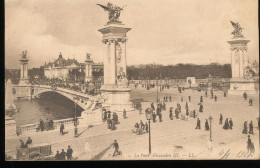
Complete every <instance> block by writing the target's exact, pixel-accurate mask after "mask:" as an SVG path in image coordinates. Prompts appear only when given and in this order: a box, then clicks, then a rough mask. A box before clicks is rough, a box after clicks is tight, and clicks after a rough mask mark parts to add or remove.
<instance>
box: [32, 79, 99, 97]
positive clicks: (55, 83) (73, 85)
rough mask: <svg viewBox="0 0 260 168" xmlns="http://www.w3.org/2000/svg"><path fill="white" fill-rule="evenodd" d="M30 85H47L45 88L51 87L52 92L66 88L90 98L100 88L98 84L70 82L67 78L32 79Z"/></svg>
mask: <svg viewBox="0 0 260 168" xmlns="http://www.w3.org/2000/svg"><path fill="white" fill-rule="evenodd" d="M32 85H47V86H51V87H52V89H53V90H55V89H56V88H57V87H60V88H66V89H70V90H73V91H78V92H84V93H85V94H89V95H92V96H94V95H98V94H100V91H99V89H100V88H101V83H99V82H95V83H90V82H87V83H85V82H82V81H71V80H68V79H67V78H66V79H59V78H51V79H49V78H39V79H34V80H33V81H32Z"/></svg>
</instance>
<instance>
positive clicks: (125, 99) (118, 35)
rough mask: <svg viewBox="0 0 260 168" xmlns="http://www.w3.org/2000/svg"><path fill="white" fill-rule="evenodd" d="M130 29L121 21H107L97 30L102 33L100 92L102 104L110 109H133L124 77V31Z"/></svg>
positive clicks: (125, 37) (125, 40) (125, 39)
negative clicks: (102, 75)
mask: <svg viewBox="0 0 260 168" xmlns="http://www.w3.org/2000/svg"><path fill="white" fill-rule="evenodd" d="M129 30H131V28H127V27H125V26H124V24H121V23H113V22H112V23H108V24H107V25H105V27H103V28H102V29H99V30H98V31H99V32H101V33H102V34H103V38H102V42H103V53H104V85H103V86H102V87H101V93H102V95H103V96H104V97H105V102H104V103H103V105H104V106H109V108H110V110H112V111H123V110H124V109H125V110H127V111H130V110H133V107H132V103H131V102H130V91H131V89H130V88H129V87H128V80H127V79H126V75H127V74H126V65H127V63H126V42H127V36H126V33H127V32H128V31H129Z"/></svg>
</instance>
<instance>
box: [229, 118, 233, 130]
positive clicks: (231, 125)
mask: <svg viewBox="0 0 260 168" xmlns="http://www.w3.org/2000/svg"><path fill="white" fill-rule="evenodd" d="M232 127H233V121H232V119H231V118H230V119H229V129H231V130H232Z"/></svg>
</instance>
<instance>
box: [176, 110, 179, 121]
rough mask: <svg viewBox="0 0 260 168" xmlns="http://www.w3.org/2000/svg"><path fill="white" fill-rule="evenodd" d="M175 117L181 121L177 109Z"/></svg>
mask: <svg viewBox="0 0 260 168" xmlns="http://www.w3.org/2000/svg"><path fill="white" fill-rule="evenodd" d="M175 117H176V119H179V111H178V109H177V108H176V109H175Z"/></svg>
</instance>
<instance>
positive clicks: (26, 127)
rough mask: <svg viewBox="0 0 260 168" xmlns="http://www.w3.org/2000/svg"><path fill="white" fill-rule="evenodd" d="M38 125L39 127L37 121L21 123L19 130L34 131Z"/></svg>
mask: <svg viewBox="0 0 260 168" xmlns="http://www.w3.org/2000/svg"><path fill="white" fill-rule="evenodd" d="M38 127H39V124H38V123H35V124H27V125H22V126H20V131H21V132H26V131H36V128H38Z"/></svg>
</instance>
